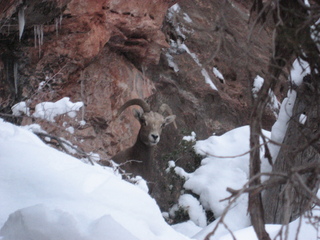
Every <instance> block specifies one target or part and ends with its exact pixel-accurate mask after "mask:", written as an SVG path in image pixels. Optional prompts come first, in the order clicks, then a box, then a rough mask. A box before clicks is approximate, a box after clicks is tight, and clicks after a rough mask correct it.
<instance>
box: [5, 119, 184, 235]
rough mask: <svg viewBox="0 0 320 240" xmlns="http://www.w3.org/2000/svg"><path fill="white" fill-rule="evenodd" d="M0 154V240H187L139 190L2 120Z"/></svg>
mask: <svg viewBox="0 0 320 240" xmlns="http://www.w3.org/2000/svg"><path fill="white" fill-rule="evenodd" d="M0 152H1V155H0V164H1V167H0V202H1V214H0V228H1V230H0V236H2V239H3V240H11V239H20V240H24V239H26V240H27V239H28V240H29V239H80V240H82V239H85V240H89V239H187V237H184V236H183V235H181V234H179V233H177V232H176V231H174V230H173V229H172V228H171V227H170V226H169V225H167V224H166V223H165V221H164V220H163V218H162V215H161V212H160V210H159V208H158V206H157V205H156V203H155V201H154V200H153V199H152V198H151V197H150V196H149V195H148V194H147V193H146V192H144V191H142V190H141V189H140V188H139V187H137V186H135V185H133V184H130V183H128V182H125V181H123V180H121V179H120V177H119V176H116V175H115V174H114V173H113V170H112V169H109V168H102V167H101V166H97V165H95V166H91V165H88V164H84V163H82V162H81V161H79V160H78V159H75V158H73V157H71V156H69V155H66V154H64V153H62V152H59V151H57V150H55V149H53V148H50V147H48V146H47V145H45V144H44V143H43V142H42V141H41V140H40V139H39V138H38V137H37V136H36V135H34V134H33V133H31V132H30V131H28V130H26V129H24V128H21V127H17V126H14V125H12V124H10V123H6V122H3V121H1V122H0ZM128 196H130V199H128Z"/></svg>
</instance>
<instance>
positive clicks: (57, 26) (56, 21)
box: [54, 18, 59, 36]
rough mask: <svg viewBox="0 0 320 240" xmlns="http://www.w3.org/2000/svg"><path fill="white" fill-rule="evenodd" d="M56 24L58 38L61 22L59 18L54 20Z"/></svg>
mask: <svg viewBox="0 0 320 240" xmlns="http://www.w3.org/2000/svg"><path fill="white" fill-rule="evenodd" d="M54 23H55V26H56V35H57V36H58V35H59V20H58V18H55V19H54Z"/></svg>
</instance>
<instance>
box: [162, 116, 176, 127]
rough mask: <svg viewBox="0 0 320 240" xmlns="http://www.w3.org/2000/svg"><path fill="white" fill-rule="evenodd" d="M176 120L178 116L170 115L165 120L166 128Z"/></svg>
mask: <svg viewBox="0 0 320 240" xmlns="http://www.w3.org/2000/svg"><path fill="white" fill-rule="evenodd" d="M175 119H176V115H170V116H168V117H166V118H165V119H164V124H165V126H166V125H168V124H170V123H172V122H174V120H175Z"/></svg>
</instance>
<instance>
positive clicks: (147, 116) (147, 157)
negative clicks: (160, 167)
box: [100, 99, 176, 181]
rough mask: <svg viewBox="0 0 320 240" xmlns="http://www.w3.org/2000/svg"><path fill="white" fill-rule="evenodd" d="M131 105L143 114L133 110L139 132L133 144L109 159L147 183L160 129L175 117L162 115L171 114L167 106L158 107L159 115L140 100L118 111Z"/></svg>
mask: <svg viewBox="0 0 320 240" xmlns="http://www.w3.org/2000/svg"><path fill="white" fill-rule="evenodd" d="M131 105H139V106H140V107H141V108H142V109H143V111H144V112H139V111H137V110H135V114H134V115H135V117H136V118H137V119H138V120H139V122H140V125H141V127H140V131H139V134H138V137H137V140H136V142H135V144H134V145H133V146H132V147H130V148H128V149H126V150H124V151H121V152H119V153H118V154H116V155H115V156H113V157H112V158H111V159H112V160H113V161H114V162H116V163H118V164H120V168H121V169H124V170H125V171H126V172H127V173H133V174H134V175H140V176H142V177H143V178H144V179H146V180H147V181H150V180H152V175H153V167H154V166H153V159H154V148H155V146H156V145H157V144H158V142H159V141H160V135H161V132H162V129H163V128H164V127H165V126H166V125H168V124H170V123H172V122H174V120H175V117H176V116H175V115H170V116H167V117H164V116H163V115H162V113H163V112H164V111H167V112H168V113H169V114H171V109H170V108H169V106H168V105H166V104H163V105H162V106H161V107H160V113H157V112H152V111H150V107H149V105H148V104H147V103H146V102H145V101H143V100H141V99H132V100H130V101H128V102H126V103H125V104H124V105H123V106H122V107H121V108H120V110H119V113H118V115H120V114H121V112H122V111H124V110H125V109H126V108H127V107H129V106H131ZM100 163H101V164H102V165H109V162H107V161H100Z"/></svg>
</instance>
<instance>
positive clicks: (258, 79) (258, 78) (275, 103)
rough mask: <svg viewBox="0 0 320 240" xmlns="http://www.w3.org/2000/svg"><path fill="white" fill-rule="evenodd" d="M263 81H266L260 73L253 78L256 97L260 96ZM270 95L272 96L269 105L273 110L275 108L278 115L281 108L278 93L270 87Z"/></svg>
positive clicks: (253, 89)
mask: <svg viewBox="0 0 320 240" xmlns="http://www.w3.org/2000/svg"><path fill="white" fill-rule="evenodd" d="M263 83H264V79H263V78H262V77H261V76H259V75H257V76H256V77H255V79H254V80H253V88H252V90H251V91H252V94H253V97H254V98H257V97H258V93H259V91H260V89H261V87H262V85H263ZM269 97H270V103H269V104H268V106H269V107H270V108H271V110H273V112H274V114H275V116H277V111H278V110H279V107H280V103H279V101H278V99H277V97H276V95H275V94H274V92H273V91H271V90H270V89H269Z"/></svg>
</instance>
